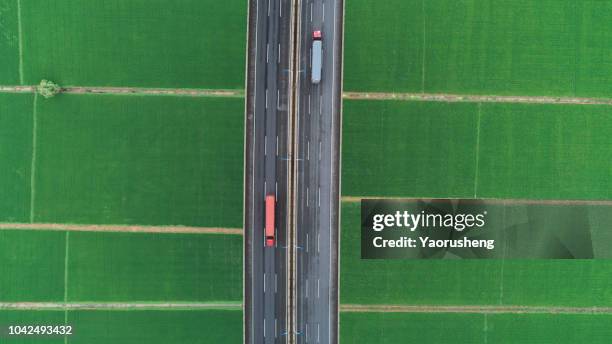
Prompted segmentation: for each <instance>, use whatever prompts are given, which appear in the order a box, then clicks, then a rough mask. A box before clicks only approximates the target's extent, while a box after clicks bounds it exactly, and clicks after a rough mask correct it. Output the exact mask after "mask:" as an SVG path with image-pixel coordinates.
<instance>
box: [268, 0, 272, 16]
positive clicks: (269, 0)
mask: <svg viewBox="0 0 612 344" xmlns="http://www.w3.org/2000/svg"><path fill="white" fill-rule="evenodd" d="M270 2H272V0H268V17H269V16H270Z"/></svg>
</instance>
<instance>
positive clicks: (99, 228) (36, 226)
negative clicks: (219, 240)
mask: <svg viewBox="0 0 612 344" xmlns="http://www.w3.org/2000/svg"><path fill="white" fill-rule="evenodd" d="M7 229H23V230H46V231H77V232H130V233H196V234H233V235H243V230H242V229H241V228H222V227H188V226H132V225H97V224H96V225H89V224H88V225H77V224H64V223H4V222H3V223H0V230H7Z"/></svg>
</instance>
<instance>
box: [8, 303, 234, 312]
mask: <svg viewBox="0 0 612 344" xmlns="http://www.w3.org/2000/svg"><path fill="white" fill-rule="evenodd" d="M242 308H243V305H242V303H241V302H235V303H234V302H0V310H63V311H71V310H177V309H178V310H180V309H184V310H199V309H202V310H204V309H227V310H242Z"/></svg>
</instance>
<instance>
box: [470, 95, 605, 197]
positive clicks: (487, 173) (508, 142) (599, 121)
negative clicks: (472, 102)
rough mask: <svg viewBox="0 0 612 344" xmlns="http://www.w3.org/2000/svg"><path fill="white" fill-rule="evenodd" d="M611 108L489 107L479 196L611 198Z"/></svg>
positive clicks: (481, 152)
mask: <svg viewBox="0 0 612 344" xmlns="http://www.w3.org/2000/svg"><path fill="white" fill-rule="evenodd" d="M610 133H612V107H610V106H586V107H585V106H568V105H538V106H533V105H526V104H485V105H483V107H482V118H481V125H480V150H479V157H480V158H479V166H478V167H479V169H478V170H479V173H478V191H477V194H478V195H479V196H480V197H504V198H530V199H538V198H544V199H546V198H558V199H612V179H611V178H610V176H612V163H611V162H612V140H611V138H610Z"/></svg>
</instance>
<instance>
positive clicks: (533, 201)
mask: <svg viewBox="0 0 612 344" xmlns="http://www.w3.org/2000/svg"><path fill="white" fill-rule="evenodd" d="M362 199H374V200H376V199H380V200H405V201H415V200H425V201H427V200H432V201H435V200H439V199H437V198H414V197H381V196H363V197H360V196H342V197H341V198H340V200H341V201H342V202H346V203H357V202H361V200H362ZM444 199H445V200H446V199H451V200H452V199H461V200H464V201H468V202H469V201H470V199H464V198H444ZM481 200H482V201H484V202H486V203H490V204H542V205H547V204H548V205H604V206H612V200H594V201H590V200H558V199H551V200H547V199H541V200H540V199H503V198H477V199H474V201H481Z"/></svg>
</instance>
